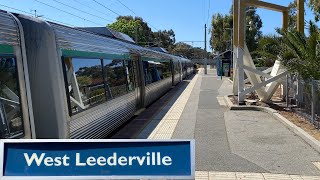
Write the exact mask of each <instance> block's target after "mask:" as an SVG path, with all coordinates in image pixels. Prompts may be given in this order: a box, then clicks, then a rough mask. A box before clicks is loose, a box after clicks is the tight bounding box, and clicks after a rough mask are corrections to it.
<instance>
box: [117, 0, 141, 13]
mask: <svg viewBox="0 0 320 180" xmlns="http://www.w3.org/2000/svg"><path fill="white" fill-rule="evenodd" d="M117 1H118V2H119V3H120V4H121V5H122V6H124V7H126V8H127V9H128V10H129V11H131V12H132V13H133V14H135V15H137V14H136V13H135V12H134V11H133V10H132V9H130V8H129V7H128V6H126V5H125V4H123V3H122V2H121V1H120V0H117Z"/></svg>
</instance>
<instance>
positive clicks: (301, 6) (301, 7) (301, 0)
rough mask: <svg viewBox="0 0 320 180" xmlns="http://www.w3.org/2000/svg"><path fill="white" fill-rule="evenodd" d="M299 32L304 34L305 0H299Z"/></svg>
mask: <svg viewBox="0 0 320 180" xmlns="http://www.w3.org/2000/svg"><path fill="white" fill-rule="evenodd" d="M297 30H298V31H299V32H301V33H304V0H297Z"/></svg>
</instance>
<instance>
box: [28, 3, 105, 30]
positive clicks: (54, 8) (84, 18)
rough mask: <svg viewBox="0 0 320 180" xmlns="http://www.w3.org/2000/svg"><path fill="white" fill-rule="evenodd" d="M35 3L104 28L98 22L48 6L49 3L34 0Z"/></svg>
mask: <svg viewBox="0 0 320 180" xmlns="http://www.w3.org/2000/svg"><path fill="white" fill-rule="evenodd" d="M34 1H36V2H38V3H40V4H43V5H45V6H48V7H51V8H53V9H56V10H59V11H61V12H64V13H66V14H69V15H71V16H74V17H77V18H79V19H82V20H84V21H88V22H91V23H93V24H96V25H99V26H104V25H101V24H99V23H96V22H94V21H91V20H88V19H86V18H83V17H81V16H78V15H75V14H72V13H70V12H68V11H65V10H62V9H59V8H57V7H54V6H51V5H49V4H47V3H44V2H41V1H39V0H34Z"/></svg>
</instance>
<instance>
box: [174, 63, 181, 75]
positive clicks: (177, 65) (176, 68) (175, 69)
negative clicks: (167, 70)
mask: <svg viewBox="0 0 320 180" xmlns="http://www.w3.org/2000/svg"><path fill="white" fill-rule="evenodd" d="M180 70H181V69H180V63H179V62H177V63H175V64H174V72H175V74H179V73H180Z"/></svg>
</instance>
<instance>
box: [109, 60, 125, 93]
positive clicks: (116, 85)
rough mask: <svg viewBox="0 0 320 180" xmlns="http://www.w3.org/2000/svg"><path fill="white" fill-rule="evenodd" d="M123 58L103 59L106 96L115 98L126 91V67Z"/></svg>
mask: <svg viewBox="0 0 320 180" xmlns="http://www.w3.org/2000/svg"><path fill="white" fill-rule="evenodd" d="M123 62H124V61H123V60H108V59H104V60H103V65H104V72H105V79H106V88H107V94H108V98H115V97H119V96H121V95H124V94H126V93H127V92H128V89H127V76H126V68H125V66H124V63H123Z"/></svg>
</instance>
